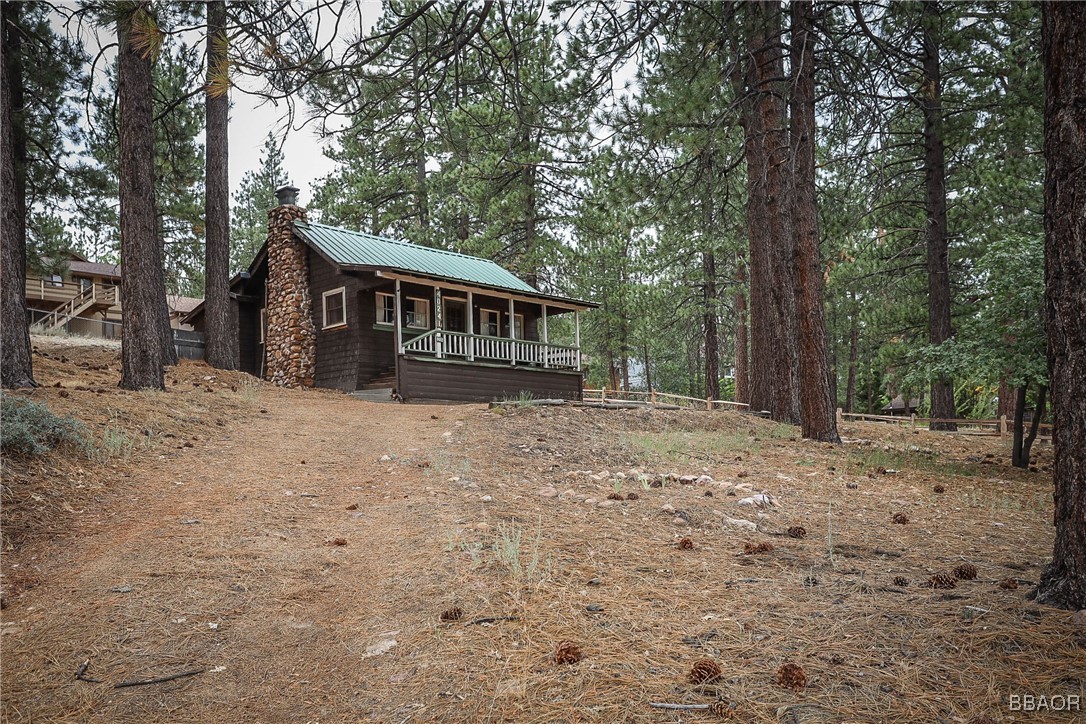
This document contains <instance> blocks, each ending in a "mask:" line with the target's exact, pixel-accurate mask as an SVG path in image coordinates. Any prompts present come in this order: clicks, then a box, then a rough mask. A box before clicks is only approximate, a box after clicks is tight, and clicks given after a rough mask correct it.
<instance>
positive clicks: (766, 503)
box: [736, 491, 780, 508]
mask: <svg viewBox="0 0 1086 724" xmlns="http://www.w3.org/2000/svg"><path fill="white" fill-rule="evenodd" d="M736 505H744V506H749V507H752V508H778V507H780V504H779V503H778V502H777V499H776V498H774V497H773V496H772V495H770V494H769V493H766V492H764V491H763V492H761V493H758V494H757V495H752V496H750V497H749V498H743V499H741V500H739V501H738V502H737V503H736Z"/></svg>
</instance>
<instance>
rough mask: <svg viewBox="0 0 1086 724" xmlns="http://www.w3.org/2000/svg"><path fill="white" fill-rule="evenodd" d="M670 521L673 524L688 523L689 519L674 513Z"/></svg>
mask: <svg viewBox="0 0 1086 724" xmlns="http://www.w3.org/2000/svg"><path fill="white" fill-rule="evenodd" d="M671 522H672V523H674V524H675V525H690V521H689V520H687V519H686V518H684V517H682V516H681V515H676V516H675V517H674V518H672V519H671Z"/></svg>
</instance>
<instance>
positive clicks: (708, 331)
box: [701, 251, 720, 400]
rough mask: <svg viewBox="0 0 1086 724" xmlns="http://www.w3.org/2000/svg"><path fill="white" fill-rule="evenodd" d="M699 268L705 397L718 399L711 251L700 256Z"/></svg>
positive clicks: (718, 375)
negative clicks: (701, 286)
mask: <svg viewBox="0 0 1086 724" xmlns="http://www.w3.org/2000/svg"><path fill="white" fill-rule="evenodd" d="M701 268H702V273H703V275H704V276H705V286H704V291H703V297H702V301H703V303H704V305H705V307H704V309H703V322H704V328H705V329H704V331H705V396H706V397H707V398H709V399H712V400H719V399H720V335H719V333H718V330H717V322H716V256H715V255H714V254H713V252H711V251H706V252H704V253H702V255H701Z"/></svg>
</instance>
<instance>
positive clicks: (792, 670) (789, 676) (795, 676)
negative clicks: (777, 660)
mask: <svg viewBox="0 0 1086 724" xmlns="http://www.w3.org/2000/svg"><path fill="white" fill-rule="evenodd" d="M777 684H778V685H780V686H783V687H784V688H785V689H791V690H792V691H802V690H803V689H804V688H806V686H807V674H805V673H803V669H801V668H800V667H799V665H798V664H793V663H792V662H788V663H787V664H781V667H780V668H779V669H777Z"/></svg>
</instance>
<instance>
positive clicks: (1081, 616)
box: [1071, 608, 1086, 626]
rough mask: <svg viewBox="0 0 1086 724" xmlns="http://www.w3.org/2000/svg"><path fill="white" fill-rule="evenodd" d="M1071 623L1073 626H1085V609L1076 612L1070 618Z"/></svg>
mask: <svg viewBox="0 0 1086 724" xmlns="http://www.w3.org/2000/svg"><path fill="white" fill-rule="evenodd" d="M1071 623H1073V624H1075V625H1076V626H1086V608H1084V609H1082V610H1081V611H1076V612H1075V613H1074V614H1073V615H1072V616H1071Z"/></svg>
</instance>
